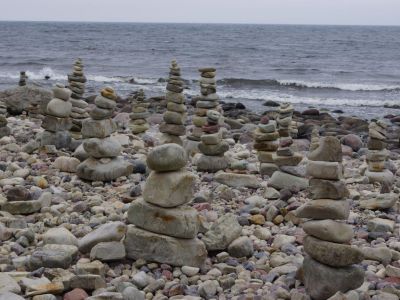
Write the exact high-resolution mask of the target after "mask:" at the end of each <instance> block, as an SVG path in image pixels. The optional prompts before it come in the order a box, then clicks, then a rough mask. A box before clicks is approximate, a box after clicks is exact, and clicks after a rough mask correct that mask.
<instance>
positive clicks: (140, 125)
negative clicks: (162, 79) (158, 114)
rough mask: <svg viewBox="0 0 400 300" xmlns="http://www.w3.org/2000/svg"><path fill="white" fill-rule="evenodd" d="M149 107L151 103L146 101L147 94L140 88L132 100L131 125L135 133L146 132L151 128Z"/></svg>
mask: <svg viewBox="0 0 400 300" xmlns="http://www.w3.org/2000/svg"><path fill="white" fill-rule="evenodd" d="M148 108H149V103H147V102H146V95H145V94H144V91H143V90H142V89H140V90H139V91H138V93H137V94H136V97H135V99H134V100H133V102H132V113H131V114H130V115H129V117H130V119H131V122H130V125H129V127H130V129H131V131H132V133H133V134H140V133H144V132H146V131H147V130H148V129H149V128H150V126H149V123H147V118H148V117H149V112H148Z"/></svg>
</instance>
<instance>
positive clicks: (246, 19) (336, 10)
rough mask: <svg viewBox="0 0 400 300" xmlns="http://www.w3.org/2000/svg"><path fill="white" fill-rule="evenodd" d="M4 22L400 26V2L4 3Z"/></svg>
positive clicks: (92, 0) (119, 0)
mask: <svg viewBox="0 0 400 300" xmlns="http://www.w3.org/2000/svg"><path fill="white" fill-rule="evenodd" d="M0 2H1V9H0V20H32V21H104V22H185V23H192V22H196V23H265V24H350V25H353V24H354V25H400V0H0Z"/></svg>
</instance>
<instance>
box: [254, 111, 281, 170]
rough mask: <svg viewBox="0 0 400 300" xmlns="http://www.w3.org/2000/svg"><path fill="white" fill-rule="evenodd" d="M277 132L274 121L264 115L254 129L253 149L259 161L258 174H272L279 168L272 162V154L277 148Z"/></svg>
mask: <svg viewBox="0 0 400 300" xmlns="http://www.w3.org/2000/svg"><path fill="white" fill-rule="evenodd" d="M278 138H279V133H278V131H277V129H276V121H273V120H269V118H268V117H266V116H264V117H262V118H261V120H260V123H259V124H258V127H257V128H256V130H255V131H254V140H255V143H254V149H255V150H257V156H258V161H259V162H260V174H261V175H268V176H272V174H273V173H274V172H275V171H278V170H279V168H278V166H277V165H275V163H274V155H275V152H276V150H277V149H278V148H279V141H278Z"/></svg>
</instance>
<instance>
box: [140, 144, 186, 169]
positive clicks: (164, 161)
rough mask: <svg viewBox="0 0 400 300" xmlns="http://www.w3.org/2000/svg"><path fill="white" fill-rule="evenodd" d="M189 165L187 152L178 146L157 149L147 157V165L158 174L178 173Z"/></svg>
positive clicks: (162, 146)
mask: <svg viewBox="0 0 400 300" xmlns="http://www.w3.org/2000/svg"><path fill="white" fill-rule="evenodd" d="M186 163H187V156H186V152H185V150H184V149H183V148H182V147H181V146H179V145H177V144H165V145H161V146H158V147H155V148H154V149H153V150H152V151H151V152H150V153H149V155H148V156H147V165H148V167H149V168H150V169H152V170H154V171H157V172H168V171H177V170H180V169H181V168H183V167H184V166H185V165H186Z"/></svg>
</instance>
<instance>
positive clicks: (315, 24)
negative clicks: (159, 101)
mask: <svg viewBox="0 0 400 300" xmlns="http://www.w3.org/2000/svg"><path fill="white" fill-rule="evenodd" d="M0 22H10V23H11V22H14V23H23V22H30V23H98V24H183V25H270V26H277V25H279V26H365V27H368V26H370V27H399V26H400V24H329V23H327V24H318V23H244V22H237V23H234V22H169V21H157V22H144V21H73V20H62V21H60V20H0Z"/></svg>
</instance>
